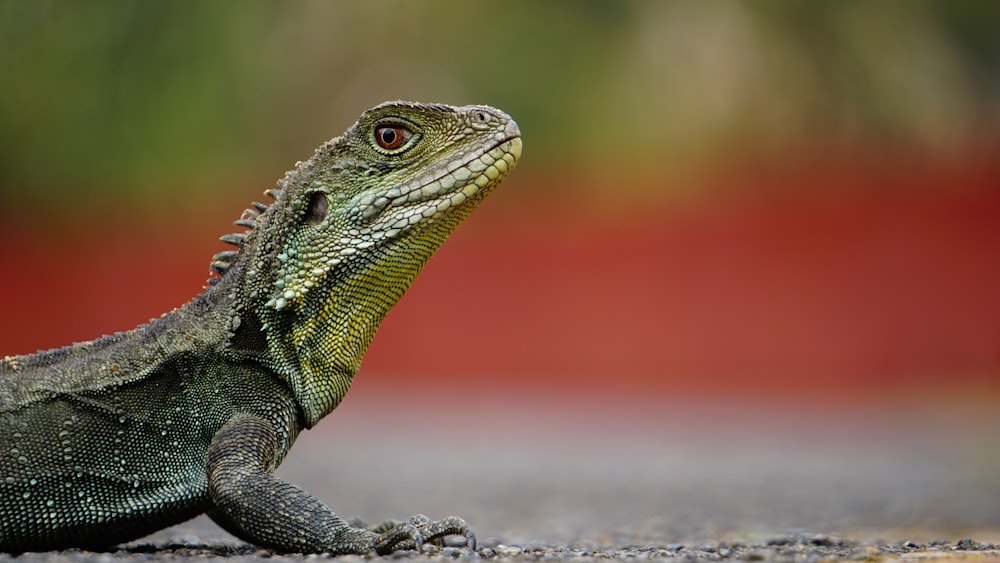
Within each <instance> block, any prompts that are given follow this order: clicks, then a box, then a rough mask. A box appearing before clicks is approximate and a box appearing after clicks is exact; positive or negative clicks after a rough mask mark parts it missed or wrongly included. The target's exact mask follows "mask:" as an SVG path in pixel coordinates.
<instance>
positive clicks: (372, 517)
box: [0, 394, 1000, 561]
mask: <svg viewBox="0 0 1000 563" xmlns="http://www.w3.org/2000/svg"><path fill="white" fill-rule="evenodd" d="M350 399H351V400H348V401H346V402H345V404H344V406H342V407H341V409H340V410H338V411H337V412H336V413H334V415H332V416H331V417H330V419H329V420H325V421H324V423H323V424H321V425H320V427H319V428H318V429H316V430H314V431H310V432H307V433H306V434H305V435H303V437H302V438H300V441H299V443H298V444H297V445H296V447H295V449H294V450H293V451H292V455H291V456H290V458H289V459H288V460H287V461H286V462H285V464H284V465H283V466H282V467H281V469H280V470H279V474H280V475H281V476H282V477H283V478H285V479H287V480H290V481H293V482H295V483H297V484H299V485H302V486H304V487H305V488H306V489H307V490H309V491H311V492H313V493H314V494H316V495H317V496H319V497H320V498H322V499H323V500H324V501H326V502H327V503H329V504H330V505H331V506H333V507H334V508H335V509H336V510H337V511H338V512H339V513H340V514H342V515H344V516H348V517H352V516H355V515H359V516H363V517H364V518H365V519H366V520H367V521H369V522H378V521H381V520H383V519H387V518H401V517H408V516H410V515H412V514H415V513H424V514H427V515H428V516H430V517H431V518H440V517H444V516H447V515H450V514H456V515H459V516H462V517H463V518H465V519H466V520H467V521H468V522H469V523H470V525H471V526H472V527H473V529H474V530H475V531H476V533H477V536H478V538H479V549H478V551H477V552H472V551H471V550H469V549H467V548H465V547H460V546H456V545H453V544H450V545H449V546H448V547H439V546H428V547H427V551H426V552H425V553H423V554H415V553H412V552H404V553H398V554H395V555H393V556H391V557H390V558H403V559H408V558H430V559H442V558H444V559H461V560H464V559H473V558H487V559H498V560H499V559H511V560H540V559H541V560H593V559H607V558H627V559H631V558H639V559H646V558H670V559H708V560H720V559H734V560H760V559H769V560H770V559H776V560H808V561H815V560H838V559H846V560H880V561H881V560H887V561H888V560H915V559H924V558H933V559H940V558H966V557H975V558H977V559H983V558H990V559H996V560H998V561H1000V435H998V433H996V432H994V431H993V430H994V429H995V428H998V427H1000V426H998V422H1000V415H998V414H994V413H992V412H990V411H991V410H992V408H991V407H990V406H989V405H986V406H985V407H983V406H980V407H975V408H970V407H968V406H966V405H963V406H961V407H959V408H951V407H949V408H939V407H930V406H928V405H926V404H920V405H916V406H898V405H897V406H895V407H893V408H878V407H868V408H865V409H852V410H842V409H826V410H825V411H824V412H817V411H816V410H814V409H811V408H805V407H803V408H789V407H788V405H777V406H775V405H755V406H754V405H752V406H749V407H747V406H734V405H733V404H705V405H701V406H697V407H692V406H690V405H689V406H684V407H678V406H677V405H663V404H657V403H655V402H650V403H637V404H635V405H632V406H633V407H634V408H625V409H617V410H614V411H613V412H612V411H607V410H604V411H602V410H600V405H591V404H587V403H580V404H565V405H562V406H553V404H552V403H549V402H546V401H543V400H536V401H527V402H526V401H524V400H513V399H490V400H484V401H481V403H480V404H478V405H477V404H476V403H475V402H472V403H471V405H472V406H470V402H468V401H466V402H463V403H461V406H459V404H456V403H455V402H454V401H453V400H448V399H446V398H421V399H416V400H412V401H407V402H406V403H405V404H404V403H399V404H385V403H381V402H378V401H377V400H376V399H375V398H374V397H373V398H372V399H367V398H366V396H365V395H363V394H362V396H361V397H355V396H353V395H352V397H351V398H350ZM216 557H220V558H221V557H224V558H226V559H228V560H244V559H246V560H259V559H269V560H281V559H293V560H301V559H313V558H317V556H305V557H303V556H280V555H275V554H272V553H271V552H268V551H266V550H258V549H256V548H253V547H251V546H247V545H246V544H244V543H242V542H240V541H239V540H236V539H235V538H233V537H231V536H229V535H227V534H226V533H225V532H223V531H222V530H221V529H219V528H217V527H216V526H215V524H214V523H212V522H211V521H210V520H208V519H207V518H204V517H202V518H198V519H195V520H192V521H190V522H187V523H185V524H182V525H180V526H177V527H174V528H171V529H169V530H165V531H162V532H159V533H157V534H155V535H153V536H150V537H149V538H144V539H143V540H140V541H137V542H134V543H132V544H129V545H127V546H125V547H124V548H123V549H121V550H119V551H116V552H111V553H89V552H79V551H66V552H59V553H46V554H24V555H22V556H20V557H18V558H16V559H17V560H18V561H36V560H45V561H50V560H55V561H59V560H64V561H68V560H74V561H75V560H81V561H103V560H111V559H115V560H118V559H164V560H168V559H169V560H172V559H193V558H197V559H206V558H216ZM9 558H10V556H6V555H2V554H0V561H3V560H7V559H9ZM344 559H359V558H357V557H347V558H344ZM365 559H370V557H366V558H365Z"/></svg>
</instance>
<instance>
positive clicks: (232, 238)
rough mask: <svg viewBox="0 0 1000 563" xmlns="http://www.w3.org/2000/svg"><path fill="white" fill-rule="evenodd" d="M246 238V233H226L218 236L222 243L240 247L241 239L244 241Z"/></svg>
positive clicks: (241, 244) (241, 245)
mask: <svg viewBox="0 0 1000 563" xmlns="http://www.w3.org/2000/svg"><path fill="white" fill-rule="evenodd" d="M246 238H247V237H246V235H245V234H243V233H226V234H224V235H222V236H221V237H219V240H221V241H222V242H224V243H227V244H231V245H233V246H236V247H240V248H242V247H243V241H245V240H246Z"/></svg>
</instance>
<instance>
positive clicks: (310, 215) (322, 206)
mask: <svg viewBox="0 0 1000 563" xmlns="http://www.w3.org/2000/svg"><path fill="white" fill-rule="evenodd" d="M329 207H330V202H329V201H328V200H327V199H326V194H324V193H323V192H315V193H313V195H312V196H310V197H309V210H308V211H307V212H306V223H308V224H310V225H318V224H320V223H322V222H323V219H326V211H327V209H328V208H329Z"/></svg>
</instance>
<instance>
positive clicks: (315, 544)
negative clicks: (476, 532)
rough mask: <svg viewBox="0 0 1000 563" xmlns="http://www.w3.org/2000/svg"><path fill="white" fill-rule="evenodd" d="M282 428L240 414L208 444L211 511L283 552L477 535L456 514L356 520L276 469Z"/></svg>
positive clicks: (401, 545)
mask: <svg viewBox="0 0 1000 563" xmlns="http://www.w3.org/2000/svg"><path fill="white" fill-rule="evenodd" d="M277 447H278V435H277V433H276V432H275V430H274V427H273V426H272V425H271V423H270V422H268V421H267V420H265V419H263V418H261V417H258V416H253V415H240V416H237V417H235V418H233V419H232V420H230V421H229V422H227V423H226V424H225V425H224V426H223V427H222V428H221V429H219V431H218V432H217V433H216V434H215V436H214V438H213V439H212V444H211V446H210V447H209V450H208V461H207V475H208V491H209V495H210V496H211V499H212V502H213V504H214V505H215V510H214V511H213V513H212V514H210V516H211V517H212V518H213V520H215V521H216V522H218V523H219V524H220V525H221V526H222V527H223V528H225V529H226V530H228V531H230V532H232V533H233V534H235V535H236V536H238V537H240V538H242V539H244V540H246V541H249V542H251V543H253V544H256V545H260V546H263V547H268V548H271V549H275V550H278V551H282V552H295V553H332V554H349V553H354V554H365V553H371V552H373V551H374V552H376V553H379V554H386V553H391V552H392V551H395V550H396V549H417V550H419V549H420V548H421V545H422V543H423V541H424V540H425V539H426V540H433V539H437V538H440V537H443V536H446V535H453V534H457V535H464V536H465V537H466V538H468V541H469V544H470V545H472V546H473V548H474V547H475V536H473V535H472V533H471V532H470V531H469V529H468V527H467V526H466V525H465V522H463V521H462V520H461V519H459V518H448V519H445V520H442V521H440V522H432V521H430V520H428V519H426V518H424V517H414V518H413V519H412V520H410V521H409V522H402V523H396V524H394V525H392V526H389V527H386V528H384V529H378V530H377V531H372V530H367V529H364V528H359V527H354V526H351V525H350V524H348V523H347V522H346V521H344V520H343V519H342V518H340V517H339V516H337V515H336V514H335V513H334V512H333V511H332V510H331V509H330V508H329V507H327V506H326V505H325V504H323V503H322V502H320V500H319V499H317V498H316V497H314V496H312V495H310V494H309V493H307V492H306V491H304V490H302V489H300V488H299V487H296V486H295V485H292V484H290V483H286V482H284V481H282V480H280V479H278V478H277V477H275V476H274V475H273V471H274V469H275V461H276V452H277Z"/></svg>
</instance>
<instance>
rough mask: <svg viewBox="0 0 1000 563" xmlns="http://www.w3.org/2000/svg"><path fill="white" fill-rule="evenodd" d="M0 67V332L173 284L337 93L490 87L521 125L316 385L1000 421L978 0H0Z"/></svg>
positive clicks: (996, 208)
mask: <svg viewBox="0 0 1000 563" xmlns="http://www.w3.org/2000/svg"><path fill="white" fill-rule="evenodd" d="M0 82H2V86H0V197H2V205H0V240H2V245H3V246H2V252H3V261H2V263H0V268H2V270H0V296H2V322H0V354H18V353H29V352H33V351H35V350H36V349H39V348H49V347H55V346H59V345H64V344H67V343H69V342H72V341H82V340H89V339H92V338H94V337H97V336H99V335H101V334H104V333H110V332H114V331H119V330H125V329H129V328H131V327H133V326H135V325H137V324H139V323H141V322H144V321H146V320H147V319H149V318H150V317H154V316H157V315H159V314H160V313H162V312H164V311H166V310H169V309H170V308H172V307H175V306H178V305H180V304H182V303H184V302H186V301H187V300H189V299H190V298H192V297H193V296H194V295H196V294H197V293H198V292H199V291H200V290H201V288H202V286H203V285H204V283H205V279H206V278H207V274H208V263H209V258H210V256H211V255H212V254H213V253H215V252H217V251H219V250H222V249H225V248H226V247H225V245H223V244H222V243H220V242H217V238H218V237H219V236H220V235H222V234H224V233H226V232H229V231H231V230H233V229H234V228H233V227H231V226H230V223H231V221H232V220H234V219H236V218H237V217H238V216H239V215H240V212H241V210H242V209H243V208H244V207H245V206H246V205H247V204H249V202H250V201H251V200H253V199H260V198H262V197H263V196H262V195H261V192H262V191H263V190H264V189H266V188H268V187H271V186H272V185H273V183H274V181H275V180H276V179H277V178H279V177H281V176H282V175H283V173H284V172H285V170H287V169H289V168H291V167H292V165H293V163H294V162H296V161H297V160H303V159H305V158H307V157H308V156H310V155H311V154H312V151H313V149H314V148H315V147H316V146H318V145H319V144H320V143H322V142H323V141H325V140H327V139H329V138H331V137H333V136H336V135H339V134H340V133H341V132H342V131H343V130H344V129H346V128H347V127H348V126H349V125H350V124H351V123H353V121H354V119H355V118H356V117H357V115H358V114H359V113H360V112H361V111H362V110H364V109H365V108H368V107H370V106H372V105H375V104H377V103H379V102H381V101H384V100H388V99H413V100H421V101H439V102H446V103H452V104H467V103H485V104H490V105H495V106H497V107H500V108H502V109H504V110H506V111H507V112H508V113H510V114H511V115H512V116H514V117H515V118H516V119H517V120H518V122H519V123H520V125H521V129H522V131H523V134H524V156H523V158H522V161H521V163H520V164H519V165H518V167H517V169H516V171H515V172H514V173H513V174H512V175H511V176H510V178H509V179H508V180H507V181H506V183H505V184H504V185H503V186H502V188H501V189H500V190H498V191H497V192H496V193H495V194H494V195H493V196H491V198H490V199H489V200H488V201H487V202H486V203H485V204H484V205H483V206H482V208H481V209H479V210H477V211H476V213H475V214H473V216H472V217H471V218H470V220H469V221H467V223H466V224H464V225H463V226H462V227H461V228H460V229H459V230H458V231H457V232H456V233H455V235H454V236H453V237H452V239H451V240H450V241H449V242H448V243H447V244H446V245H445V246H444V247H443V249H442V250H441V251H440V252H439V254H438V255H437V256H436V257H435V258H434V259H433V260H432V262H431V263H430V264H429V265H428V266H427V268H426V270H425V272H424V274H422V276H421V277H420V278H419V279H418V280H417V282H416V283H415V284H414V286H413V288H412V290H411V291H410V292H409V294H408V295H406V297H404V299H403V300H402V301H401V302H400V304H399V305H398V306H397V308H396V309H395V310H394V311H393V312H392V313H391V314H390V316H389V318H388V319H387V321H386V322H385V324H384V326H383V328H382V329H381V331H380V333H379V335H378V337H377V338H376V340H375V342H374V344H373V346H372V348H371V350H370V353H369V355H368V357H367V358H366V360H365V362H364V364H363V367H362V371H361V373H360V374H359V376H358V378H357V381H356V384H355V389H354V390H352V394H351V399H350V400H348V401H347V402H346V403H345V407H343V408H345V409H355V410H350V411H349V412H348V414H345V415H340V414H339V411H338V413H337V414H335V415H334V418H336V417H338V416H341V417H342V418H340V419H339V420H350V421H357V424H359V425H364V424H365V423H364V422H363V421H364V420H365V418H364V417H365V413H366V410H368V416H369V417H371V416H378V417H390V418H391V417H392V416H393V414H392V413H398V412H400V411H399V410H398V409H403V410H404V411H405V410H406V409H407V408H410V411H406V412H412V413H419V412H422V411H426V410H427V409H436V410H437V411H439V412H444V413H450V412H459V411H461V412H463V413H468V412H473V413H475V414H474V416H472V418H471V422H468V420H469V419H466V420H467V422H463V423H461V425H472V426H473V427H476V428H480V429H482V430H483V431H484V432H486V433H487V434H488V433H489V432H490V431H492V430H496V431H498V432H499V430H497V429H499V428H508V427H513V426H516V425H517V424H519V423H520V424H523V425H526V426H532V427H535V428H538V427H539V426H543V427H546V428H564V429H566V432H563V433H560V432H556V433H555V434H554V436H559V437H558V438H552V439H553V440H555V441H556V442H558V441H560V440H563V439H569V440H572V439H576V440H580V441H584V442H585V441H586V440H588V439H591V438H593V437H594V436H596V435H597V431H596V428H602V429H604V430H608V429H609V428H610V429H614V428H616V426H615V425H616V424H621V425H624V426H623V428H625V429H626V430H625V431H624V433H629V435H633V433H634V435H640V434H642V433H643V432H646V433H649V434H651V435H655V434H656V433H657V432H660V431H661V430H662V431H666V429H667V426H669V427H670V428H671V429H673V430H676V428H677V427H678V426H680V427H685V428H696V429H700V430H699V431H706V432H708V431H712V430H711V429H715V431H716V432H717V433H719V434H727V433H736V434H739V433H740V432H750V433H758V434H759V433H761V432H764V433H767V432H771V433H774V432H776V433H778V434H781V433H782V432H790V431H791V430H792V429H797V428H800V427H803V426H804V427H808V428H813V427H818V428H820V429H821V430H818V432H822V428H826V427H829V426H841V425H843V424H844V422H845V421H851V420H853V421H854V425H853V426H850V425H849V426H850V427H851V428H852V429H853V430H854V431H856V432H855V434H853V435H870V434H872V433H873V432H872V428H873V427H875V428H883V429H884V428H886V426H879V425H880V424H883V423H885V422H886V421H887V420H889V421H895V422H894V424H895V426H892V425H890V427H891V428H892V429H893V432H889V433H879V432H878V431H875V432H874V434H875V435H878V436H882V437H883V438H885V440H886V442H888V441H891V439H894V438H890V437H889V436H892V437H894V436H897V435H898V434H899V433H900V432H902V433H903V434H905V435H906V436H908V437H909V438H912V440H913V443H921V441H922V440H923V441H926V440H936V442H935V443H952V444H954V443H955V440H959V439H963V440H967V441H971V442H966V441H961V443H962V444H966V445H968V444H969V443H974V442H975V441H976V440H979V439H981V438H982V437H983V436H991V435H992V434H993V432H992V429H995V428H996V425H997V422H998V421H1000V413H998V412H997V409H996V408H995V404H996V402H995V401H996V399H997V398H998V397H1000V5H998V4H996V3H993V2H987V1H982V2H975V1H965V0H952V1H947V2H932V1H919V0H907V1H902V0H900V1H884V2H868V1H862V0H842V1H823V2H809V3H801V2H786V1H779V2H768V3H751V2H653V1H627V2H598V1H572V2H571V1H553V2H506V3H503V4H502V5H498V4H497V3H495V2H482V3H479V2H459V1H445V0H434V1H430V2H384V1H379V2H337V3H334V2H320V1H305V2H294V3H292V2H288V3H285V2H263V1H262V2H246V3H240V4H238V5H237V4H234V3H226V2H209V3H201V2H193V1H180V2H170V3H167V2H162V3H160V2H124V1H122V2H114V1H99V2H86V3H83V2H80V3H76V2H47V1H36V2H20V1H9V0H3V1H0ZM420 401H424V402H420ZM352 402H355V403H356V404H358V405H365V406H364V407H363V408H361V407H350V405H351V404H352ZM378 405H383V406H382V407H381V408H379V407H378ZM384 405H389V406H384ZM737 407H738V408H737ZM369 409H373V410H374V411H375V412H376V413H377V414H372V412H371V410H369ZM856 409H863V411H864V412H866V413H879V416H877V417H874V418H871V417H861V418H858V417H857V416H856V415H855V414H852V413H857V412H858V411H857V410H856ZM820 411H822V412H824V413H827V414H824V415H822V416H820V415H816V414H815V413H817V412H820ZM666 412H669V413H670V415H669V417H668V418H664V416H663V413H666ZM483 413H487V414H483ZM679 413H681V414H679ZM683 413H687V414H683ZM734 413H735V414H734ZM748 413H753V414H754V415H755V416H758V417H763V418H767V416H769V415H773V414H775V413H783V414H782V416H783V417H785V418H780V419H779V420H780V421H781V422H780V423H776V424H763V425H759V426H755V425H746V424H745V420H746V416H747V415H748ZM830 413H832V414H830ZM885 413H889V414H885ZM899 413H903V415H899ZM897 415H898V416H897ZM439 416H444V415H439ZM352 417H356V418H352ZM581 421H587V424H585V425H582V426H581V425H580V422H581ZM859 421H860V422H859ZM900 421H903V422H900ZM955 421H966V422H968V423H969V424H968V425H966V424H964V423H962V424H958V423H956V422H955ZM446 426H447V425H446ZM574 429H576V430H577V432H575V433H574ZM706 429H708V430H706ZM897 431H898V432H897ZM424 433H426V432H424ZM612 434H614V432H612ZM602 435H603V434H602ZM619 435H620V434H619ZM820 435H823V434H820ZM853 435H852V436H853ZM608 439H609V440H612V439H611V438H608ZM649 443H654V444H657V445H656V447H657V448H660V449H659V450H657V451H663V448H666V447H667V446H665V445H664V443H663V442H655V440H654V441H653V442H647V445H648V444H649ZM924 443H926V442H924ZM989 444H990V445H992V446H996V442H995V441H993V442H989ZM970 447H971V446H970ZM987 450H988V451H992V452H995V451H996V449H995V448H994V449H990V448H987ZM984 455H985V454H984ZM989 456H991V457H988V459H989V460H992V461H991V462H990V463H996V461H997V456H996V454H995V453H992V454H989ZM664 463H667V462H664ZM987 466H989V465H986V466H984V465H980V466H978V467H979V468H980V469H981V468H982V467H987ZM989 467H992V466H989ZM980 469H977V470H976V471H980ZM692 473H697V470H695V471H693V472H692ZM889 473H891V471H890V472H889ZM977 474H978V473H977ZM602 475H603V474H602ZM983 475H984V476H985V472H984V474H983ZM988 483H989V486H990V487H992V488H987V489H985V490H984V489H979V491H978V494H980V495H986V496H985V497H980V498H985V499H986V501H989V502H992V501H993V500H997V499H1000V483H998V482H997V481H996V480H995V479H993V480H992V481H988ZM990 499H992V500H990ZM984 518H985V521H986V524H989V523H990V522H992V523H993V524H996V525H1000V517H998V516H997V515H996V514H995V512H990V513H989V514H988V515H987V516H986V517H984ZM989 518H993V519H994V520H995V521H991V520H989ZM980 523H982V519H981V520H980Z"/></svg>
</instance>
